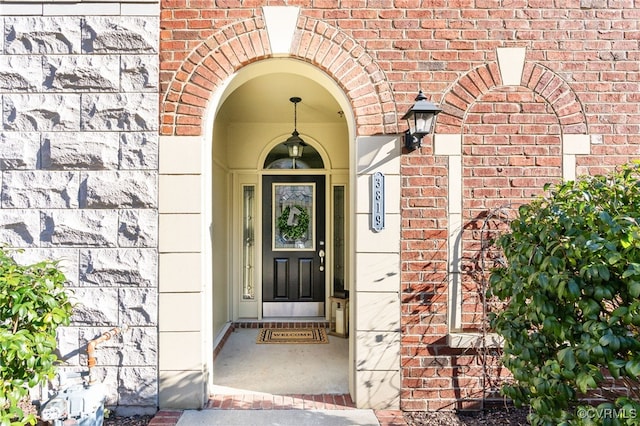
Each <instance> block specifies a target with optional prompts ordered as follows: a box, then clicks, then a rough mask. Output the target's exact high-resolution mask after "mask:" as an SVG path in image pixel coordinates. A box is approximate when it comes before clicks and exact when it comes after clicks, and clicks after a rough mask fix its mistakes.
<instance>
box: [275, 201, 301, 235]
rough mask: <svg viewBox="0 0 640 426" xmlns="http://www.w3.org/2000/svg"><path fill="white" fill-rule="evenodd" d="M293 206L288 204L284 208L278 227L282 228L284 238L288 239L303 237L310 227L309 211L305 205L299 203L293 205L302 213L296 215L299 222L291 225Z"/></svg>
mask: <svg viewBox="0 0 640 426" xmlns="http://www.w3.org/2000/svg"><path fill="white" fill-rule="evenodd" d="M291 207H292V206H287V207H285V209H284V210H282V214H281V215H280V216H279V217H278V229H280V234H281V235H282V238H284V239H286V240H297V239H299V238H301V237H302V236H303V235H304V234H305V233H306V232H307V229H308V228H309V213H307V210H306V209H305V208H304V207H302V206H300V205H298V204H295V205H293V207H295V208H296V209H298V210H300V213H298V215H297V216H296V218H297V222H296V223H294V224H292V225H289V213H290V212H291Z"/></svg>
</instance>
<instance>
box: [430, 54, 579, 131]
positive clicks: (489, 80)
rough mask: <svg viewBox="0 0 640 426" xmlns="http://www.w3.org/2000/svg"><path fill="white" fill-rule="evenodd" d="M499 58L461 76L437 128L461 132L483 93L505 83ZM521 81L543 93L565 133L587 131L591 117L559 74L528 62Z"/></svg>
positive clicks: (454, 85) (448, 96)
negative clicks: (588, 117)
mask: <svg viewBox="0 0 640 426" xmlns="http://www.w3.org/2000/svg"><path fill="white" fill-rule="evenodd" d="M501 85H502V80H501V78H500V70H499V68H498V64H497V63H496V62H492V63H489V64H486V65H483V66H480V67H478V68H476V69H474V70H472V71H470V72H468V73H467V74H465V75H464V76H462V77H461V78H460V79H458V80H457V81H456V82H455V83H454V84H453V86H452V88H451V89H450V90H449V91H448V92H447V94H446V95H445V97H444V100H443V102H442V114H440V115H439V116H438V122H437V132H438V133H445V134H461V133H462V127H463V123H464V118H465V116H466V114H467V113H468V111H469V110H470V107H471V105H472V104H473V103H474V102H476V100H477V99H479V98H480V97H481V96H482V95H484V94H486V93H488V92H490V91H491V90H492V89H494V88H496V87H498V86H501ZM520 85H521V86H522V87H526V88H528V89H530V90H531V91H532V92H534V93H536V94H538V95H540V96H541V97H542V98H543V99H544V100H545V101H546V102H547V103H548V104H549V105H550V106H551V108H552V109H553V111H554V113H555V115H556V117H557V118H558V122H559V123H560V126H561V128H562V133H564V134H586V133H587V119H586V117H585V114H584V110H583V108H582V105H581V104H580V101H579V100H578V97H577V96H576V94H575V92H574V91H573V90H572V89H571V87H570V86H569V85H568V84H567V83H566V82H565V81H564V80H563V79H562V78H560V77H559V76H558V75H557V74H555V73H554V72H553V71H551V70H549V69H548V68H545V67H543V66H542V65H539V64H535V63H526V64H525V67H524V71H523V73H522V80H521V83H520Z"/></svg>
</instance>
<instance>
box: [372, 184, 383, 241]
mask: <svg viewBox="0 0 640 426" xmlns="http://www.w3.org/2000/svg"><path fill="white" fill-rule="evenodd" d="M371 227H372V228H373V230H374V231H376V232H380V231H382V230H383V229H384V175H383V174H382V173H380V172H375V173H374V174H373V176H372V177H371Z"/></svg>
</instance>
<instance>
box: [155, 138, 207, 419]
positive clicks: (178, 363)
mask: <svg viewBox="0 0 640 426" xmlns="http://www.w3.org/2000/svg"><path fill="white" fill-rule="evenodd" d="M201 149H202V140H201V138H200V137H161V138H160V147H159V151H160V165H159V171H160V177H159V180H160V182H159V193H158V198H159V230H158V233H159V241H158V246H159V252H160V254H159V277H158V279H159V306H158V310H159V315H158V328H159V335H160V336H159V356H158V361H159V380H160V383H159V406H160V408H183V409H184V408H202V407H203V404H204V403H205V402H206V400H207V398H208V392H207V380H208V377H207V374H208V373H207V371H208V368H209V363H210V362H211V361H209V360H208V358H211V357H212V350H211V348H210V345H208V344H207V343H208V341H209V340H210V339H211V336H209V334H208V332H207V327H206V326H205V323H206V321H205V319H206V315H205V314H204V313H205V312H207V309H206V306H207V305H206V303H205V300H206V297H205V295H206V291H205V290H206V288H205V286H206V284H205V283H204V282H203V279H202V270H203V268H202V267H201V266H202V262H203V259H202V256H203V249H202V247H203V233H202V220H201V218H202V212H201V204H202V203H201V196H202V195H201V194H202V191H201V186H202V182H201V180H202V179H201V175H202V171H201V161H200V158H201V155H202V154H201Z"/></svg>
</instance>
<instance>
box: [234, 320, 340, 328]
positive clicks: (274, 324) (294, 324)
mask: <svg viewBox="0 0 640 426" xmlns="http://www.w3.org/2000/svg"><path fill="white" fill-rule="evenodd" d="M233 326H234V328H316V327H319V328H329V321H328V320H327V319H326V318H324V317H304V318H263V319H261V320H259V319H255V318H253V319H248V318H243V319H239V320H236V321H234V323H233Z"/></svg>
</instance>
